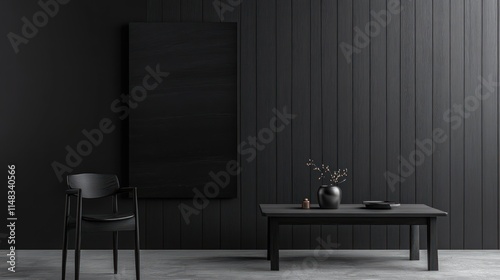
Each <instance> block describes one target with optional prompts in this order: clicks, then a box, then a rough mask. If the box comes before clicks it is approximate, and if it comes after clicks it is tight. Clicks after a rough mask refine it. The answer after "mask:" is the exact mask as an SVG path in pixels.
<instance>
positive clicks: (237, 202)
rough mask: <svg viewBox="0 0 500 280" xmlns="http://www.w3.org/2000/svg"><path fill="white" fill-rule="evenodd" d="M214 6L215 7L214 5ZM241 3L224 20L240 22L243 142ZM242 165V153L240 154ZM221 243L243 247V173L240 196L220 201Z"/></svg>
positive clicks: (239, 177)
mask: <svg viewBox="0 0 500 280" xmlns="http://www.w3.org/2000/svg"><path fill="white" fill-rule="evenodd" d="M212 8H213V7H212ZM240 8H241V5H237V6H236V7H234V10H233V11H231V12H226V13H224V14H223V19H224V20H221V21H222V22H236V23H238V83H237V84H238V98H237V100H238V143H241V141H242V140H241V24H240V23H241V21H240V11H241V9H240ZM238 162H239V164H240V166H241V155H240V154H238ZM220 211H221V213H220V219H221V221H220V225H221V233H220V244H221V249H236V248H240V247H241V174H240V176H238V198H236V199H222V200H221V202H220Z"/></svg>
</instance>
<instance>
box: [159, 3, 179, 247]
mask: <svg viewBox="0 0 500 280" xmlns="http://www.w3.org/2000/svg"><path fill="white" fill-rule="evenodd" d="M180 20H181V2H180V0H168V1H167V0H164V1H163V21H164V22H179V21H180ZM180 201H181V200H180V199H165V200H163V230H164V231H163V248H164V249H180V248H181V230H180V229H181V223H184V220H183V219H182V217H181V215H180V212H179V208H178V206H179V204H180Z"/></svg>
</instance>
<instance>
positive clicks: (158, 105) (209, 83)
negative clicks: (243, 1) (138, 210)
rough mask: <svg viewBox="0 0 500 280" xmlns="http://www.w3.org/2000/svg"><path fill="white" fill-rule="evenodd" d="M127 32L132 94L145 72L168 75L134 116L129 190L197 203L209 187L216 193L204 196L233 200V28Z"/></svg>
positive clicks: (134, 27) (159, 26) (154, 26)
mask: <svg viewBox="0 0 500 280" xmlns="http://www.w3.org/2000/svg"><path fill="white" fill-rule="evenodd" d="M129 29H130V30H129V32H130V34H129V40H130V46H129V59H130V61H129V63H130V65H129V71H130V89H131V91H132V92H134V90H133V89H134V88H135V87H136V86H138V85H142V84H143V83H144V82H143V80H144V77H145V76H146V75H148V71H146V70H145V68H146V67H151V68H153V69H156V71H160V72H163V73H169V75H168V76H166V77H162V78H161V79H162V80H161V81H159V80H157V81H156V85H157V87H156V88H153V89H151V90H149V92H147V97H144V98H143V100H142V99H141V102H140V106H139V105H138V106H137V108H135V109H134V110H132V111H131V113H130V122H129V124H130V148H129V151H130V157H129V158H130V170H129V172H130V174H129V176H130V183H131V184H133V185H134V186H137V187H138V190H139V196H140V197H148V198H163V197H165V198H189V197H194V196H195V194H196V192H195V190H194V189H197V190H198V191H199V192H202V193H206V192H205V191H204V187H205V185H207V184H208V183H212V184H217V185H218V192H216V193H215V194H214V195H212V194H209V195H207V196H209V197H211V198H213V197H216V198H229V197H236V195H237V188H236V186H237V181H236V176H235V174H234V171H230V172H231V173H233V174H228V173H227V170H228V169H229V168H228V167H227V166H228V162H231V161H232V162H234V161H236V159H237V157H236V152H237V123H236V120H237V119H236V118H237V90H236V85H237V41H236V39H237V32H236V24H234V23H131V24H130V26H129ZM151 76H152V75H150V77H151ZM150 80H151V81H149V83H150V84H151V83H154V79H153V77H151V78H150ZM220 172H225V173H224V174H225V175H227V176H229V178H226V177H224V176H221V175H219V173H220ZM210 174H213V175H210ZM220 182H222V183H220Z"/></svg>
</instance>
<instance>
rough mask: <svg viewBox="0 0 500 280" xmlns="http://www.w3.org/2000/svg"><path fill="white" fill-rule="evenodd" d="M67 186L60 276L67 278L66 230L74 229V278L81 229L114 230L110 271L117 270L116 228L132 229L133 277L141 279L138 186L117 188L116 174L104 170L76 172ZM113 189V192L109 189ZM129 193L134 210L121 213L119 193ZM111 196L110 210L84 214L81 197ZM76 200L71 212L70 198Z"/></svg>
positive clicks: (78, 262) (78, 269)
mask: <svg viewBox="0 0 500 280" xmlns="http://www.w3.org/2000/svg"><path fill="white" fill-rule="evenodd" d="M67 182H68V187H69V189H68V190H67V191H66V198H65V209H64V225H63V227H64V233H63V250H62V279H66V258H67V236H68V231H69V230H72V229H74V230H75V279H76V280H77V279H80V249H81V239H82V231H87V232H99V231H100V232H109V231H111V232H112V233H113V271H114V274H117V272H118V232H119V231H134V232H135V263H136V267H135V270H136V279H138V280H139V279H140V260H139V258H140V256H139V248H140V247H139V242H140V240H139V219H138V202H137V189H136V188H131V187H124V188H120V184H119V182H118V178H117V177H116V175H107V174H93V173H86V174H76V175H69V176H68V178H67ZM110 190H112V192H111V191H110ZM120 193H129V194H130V195H131V196H132V200H133V203H134V206H133V210H132V211H133V213H132V214H128V213H120V212H119V211H118V197H117V196H118V195H119V194H120ZM107 196H112V198H111V201H112V213H111V214H92V215H83V213H82V209H83V199H84V198H86V199H97V198H103V197H107ZM71 198H75V200H76V213H75V215H71V210H70V204H69V203H70V201H71Z"/></svg>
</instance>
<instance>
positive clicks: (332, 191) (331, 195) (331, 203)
mask: <svg viewBox="0 0 500 280" xmlns="http://www.w3.org/2000/svg"><path fill="white" fill-rule="evenodd" d="M341 199H342V191H341V190H340V188H339V187H337V186H332V185H321V186H320V187H319V189H318V203H319V207H320V208H325V209H338V208H339V206H340V200H341Z"/></svg>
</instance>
